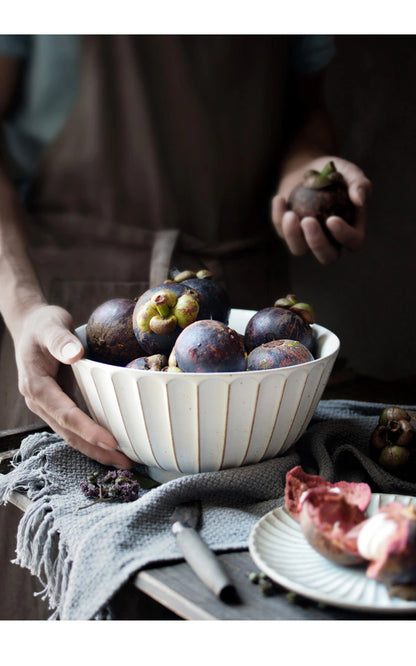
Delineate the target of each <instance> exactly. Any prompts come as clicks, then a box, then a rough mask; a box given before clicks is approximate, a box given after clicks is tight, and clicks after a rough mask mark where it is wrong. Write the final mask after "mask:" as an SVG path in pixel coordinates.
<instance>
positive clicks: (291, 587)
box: [248, 493, 416, 614]
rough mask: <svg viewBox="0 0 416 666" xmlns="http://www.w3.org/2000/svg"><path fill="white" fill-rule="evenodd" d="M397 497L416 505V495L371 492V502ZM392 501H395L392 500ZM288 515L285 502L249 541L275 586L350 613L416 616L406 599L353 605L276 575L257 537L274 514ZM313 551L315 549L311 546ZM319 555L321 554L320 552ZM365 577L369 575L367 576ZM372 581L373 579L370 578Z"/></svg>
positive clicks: (415, 603)
mask: <svg viewBox="0 0 416 666" xmlns="http://www.w3.org/2000/svg"><path fill="white" fill-rule="evenodd" d="M387 497H389V498H394V499H395V500H397V501H400V499H402V500H405V501H407V502H408V503H409V502H412V501H413V503H414V504H415V505H416V496H413V495H403V494H400V493H399V494H396V493H371V501H373V500H374V499H376V498H378V499H382V498H387ZM390 501H393V499H392V500H390ZM282 512H284V513H285V514H286V515H287V516H290V514H289V512H288V511H287V509H286V507H285V505H284V503H283V504H282V505H280V506H278V507H275V508H274V509H271V510H270V511H268V512H267V513H266V514H265V515H264V516H262V517H261V518H260V519H259V520H258V521H257V523H256V524H255V525H254V526H253V528H252V530H251V532H250V535H249V540H248V549H249V553H250V555H251V557H252V559H253V561H254V562H255V564H256V565H257V566H258V567H259V569H260V570H261V571H263V572H264V573H265V574H266V575H267V576H268V577H269V578H270V579H271V580H273V581H274V582H275V583H278V584H279V585H282V586H283V587H284V588H286V589H287V590H288V591H291V592H295V593H296V594H299V595H301V596H303V597H306V598H308V599H311V600H313V601H316V602H318V603H324V604H327V605H328V606H336V607H339V608H346V609H348V610H354V611H361V612H372V613H374V612H376V613H392V614H393V613H394V614H396V613H397V614H400V613H411V612H413V613H416V601H406V600H404V599H400V598H399V597H396V598H392V604H391V605H385V604H382V605H380V604H366V603H363V604H360V603H357V602H352V601H348V600H343V599H342V597H337V596H336V595H332V594H331V595H328V594H325V593H322V592H319V590H318V589H316V588H315V587H308V586H307V585H304V584H302V583H300V582H297V581H296V580H295V581H293V580H292V579H290V578H288V577H287V576H286V575H284V574H279V573H278V572H276V570H275V569H274V568H273V567H271V566H270V565H269V564H268V563H267V562H266V561H265V560H264V559H263V557H262V555H261V554H260V553H259V552H258V549H257V547H256V543H255V540H256V537H257V535H258V533H259V531H261V530H262V529H263V528H264V525H265V523H266V522H267V521H268V520H269V519H270V517H271V516H272V515H278V514H280V513H282ZM290 518H291V519H292V520H293V524H294V526H295V527H296V526H298V530H299V532H300V536H301V537H302V538H303V540H304V543H305V544H306V545H308V546H309V544H308V542H307V541H306V539H305V537H303V535H302V532H301V530H300V525H299V523H297V521H296V519H295V518H293V516H290ZM310 548H312V546H310ZM317 554H318V555H319V553H317ZM320 557H322V559H323V560H324V561H326V562H327V563H328V564H332V565H333V566H335V567H339V568H340V569H341V570H342V569H348V567H343V566H341V565H337V564H335V563H333V562H330V560H326V559H325V558H324V556H323V555H321V556H320ZM364 576H365V573H364ZM368 580H371V579H368ZM374 582H375V584H376V585H379V586H382V587H385V586H384V585H383V584H382V583H378V582H377V581H374ZM393 599H396V600H397V601H396V603H394V601H393Z"/></svg>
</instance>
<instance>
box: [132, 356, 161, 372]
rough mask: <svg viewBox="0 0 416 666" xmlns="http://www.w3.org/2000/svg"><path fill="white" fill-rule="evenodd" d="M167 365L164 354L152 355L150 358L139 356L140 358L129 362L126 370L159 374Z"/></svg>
mask: <svg viewBox="0 0 416 666" xmlns="http://www.w3.org/2000/svg"><path fill="white" fill-rule="evenodd" d="M167 364H168V359H167V356H165V355H164V354H152V356H141V357H140V358H135V359H134V360H133V361H130V363H127V365H126V368H133V369H134V370H152V371H153V372H160V371H161V370H163V368H165V367H166V366H167Z"/></svg>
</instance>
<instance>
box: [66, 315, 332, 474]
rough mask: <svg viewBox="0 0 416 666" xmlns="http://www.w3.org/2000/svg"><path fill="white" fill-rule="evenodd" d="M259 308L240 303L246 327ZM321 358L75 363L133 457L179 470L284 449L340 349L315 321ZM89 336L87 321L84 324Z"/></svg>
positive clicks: (96, 413)
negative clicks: (224, 365) (135, 365)
mask: <svg viewBox="0 0 416 666" xmlns="http://www.w3.org/2000/svg"><path fill="white" fill-rule="evenodd" d="M253 314H254V311H252V310H233V311H232V313H231V318H230V326H231V327H232V328H235V329H236V330H237V331H239V332H242V333H243V332H244V329H245V325H246V323H247V321H248V320H249V319H250V317H251V316H252V315H253ZM314 328H315V330H316V333H317V340H318V349H319V357H318V358H317V359H316V360H314V361H312V362H310V363H305V364H302V365H297V366H292V367H288V368H278V369H275V370H262V371H250V372H234V373H198V374H197V373H195V374H194V373H179V374H178V373H164V372H149V371H143V370H134V369H127V368H120V367H117V366H112V365H106V364H103V363H98V362H95V361H91V360H89V359H86V358H85V359H81V360H80V361H77V362H76V363H75V364H73V366H72V368H73V371H74V374H75V377H76V380H77V383H78V386H79V388H80V390H81V392H82V395H83V397H84V400H85V402H86V404H87V407H88V410H89V412H90V414H91V416H92V418H93V419H94V420H95V421H96V422H97V423H99V424H100V425H102V426H104V427H105V428H107V429H108V430H109V431H110V432H111V433H112V434H113V435H114V437H115V439H116V440H117V442H118V443H119V447H120V449H121V451H123V453H125V454H126V455H127V456H128V457H129V458H131V459H132V460H134V461H136V462H138V463H141V464H144V465H146V466H147V467H148V468H149V469H150V470H151V469H155V470H157V469H158V470H161V471H162V472H167V473H170V474H172V475H173V476H175V475H179V474H194V473H198V472H209V471H214V470H220V469H225V468H229V467H240V466H241V465H246V464H250V463H256V462H259V461H261V460H265V459H267V458H272V457H274V456H276V455H281V454H282V453H284V452H285V451H287V449H288V448H289V447H290V446H292V444H294V442H296V441H297V440H298V439H299V437H300V436H301V435H302V433H303V432H304V431H305V429H306V428H307V426H308V424H309V422H310V420H311V418H312V415H313V413H314V411H315V409H316V406H317V404H318V402H319V400H320V398H321V396H322V393H323V391H324V388H325V386H326V384H327V381H328V378H329V375H330V373H331V370H332V367H333V364H334V362H335V359H336V356H337V354H338V350H339V340H338V338H337V336H336V335H334V334H333V333H331V332H330V331H329V330H328V329H325V328H324V327H322V326H318V325H314ZM77 333H78V335H79V337H80V339H81V340H83V342H84V343H85V326H84V327H80V328H79V329H77Z"/></svg>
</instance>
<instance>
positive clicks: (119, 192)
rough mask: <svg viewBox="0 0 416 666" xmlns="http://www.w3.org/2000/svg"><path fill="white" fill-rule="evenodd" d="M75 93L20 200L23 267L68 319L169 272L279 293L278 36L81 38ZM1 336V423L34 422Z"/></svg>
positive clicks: (254, 301)
mask: <svg viewBox="0 0 416 666" xmlns="http://www.w3.org/2000/svg"><path fill="white" fill-rule="evenodd" d="M81 45H82V53H81V63H82V64H81V71H80V91H79V95H78V98H77V102H76V105H75V107H74V109H73V112H72V114H71V117H70V119H69V121H68V123H67V125H66V126H65V128H64V130H63V132H62V133H61V134H60V136H59V137H58V138H57V139H56V140H55V141H54V142H53V143H52V144H51V145H50V146H49V147H48V149H47V150H46V151H45V154H44V158H43V160H42V163H41V164H40V166H39V169H38V171H37V174H36V176H35V179H34V182H33V187H32V194H31V196H30V198H29V203H28V213H29V224H28V227H29V237H30V247H31V253H32V256H33V260H34V263H35V265H36V267H37V270H38V273H39V278H40V280H41V283H42V285H43V288H44V290H45V293H46V295H47V297H48V299H49V302H50V303H54V304H59V305H62V306H63V307H65V308H66V309H67V310H69V311H70V312H71V314H72V315H73V318H74V323H75V326H77V325H79V324H81V323H83V322H85V321H87V319H88V316H89V314H90V313H91V312H92V310H93V309H94V308H95V307H96V306H97V305H98V304H99V303H101V302H103V301H105V300H107V299H109V298H113V297H117V296H120V297H135V296H137V295H138V294H140V293H141V292H142V291H143V290H144V289H145V288H146V287H147V286H148V284H149V282H150V283H151V284H157V283H159V282H161V281H163V280H164V279H165V278H166V276H167V271H168V269H169V267H171V266H176V267H177V268H180V269H185V268H198V267H208V268H210V269H211V270H213V271H214V273H215V275H216V276H217V277H218V279H220V280H222V281H223V283H224V285H225V286H226V288H227V290H228V292H229V294H230V297H231V302H232V305H233V307H246V308H260V307H265V306H267V305H270V303H272V302H273V301H274V300H275V298H276V297H277V296H279V295H281V294H282V293H284V292H286V290H287V289H288V288H289V284H288V271H287V258H286V252H285V250H284V249H283V247H282V245H281V244H280V243H279V241H278V239H276V237H275V233H274V231H273V230H272V225H271V222H270V201H271V197H272V195H273V192H274V190H275V188H276V182H277V176H278V167H279V155H280V147H281V143H282V109H283V105H282V91H283V92H284V86H285V75H286V58H287V45H288V39H287V38H286V37H275V36H271V37H268V36H165V35H164V36H125V35H124V36H120V35H119V36H86V37H83V38H82V40H81ZM7 338H8V336H7V335H6V336H4V340H3V345H2V354H1V359H0V363H1V365H0V373H1V377H2V382H1V385H2V386H1V391H2V394H4V393H5V395H4V396H3V395H2V399H1V400H0V410H1V411H0V417H1V418H0V427H1V428H5V427H14V426H16V425H22V424H24V423H27V422H35V421H36V417H34V415H33V414H30V413H29V412H28V410H27V409H26V407H25V405H24V401H23V400H22V399H21V398H19V396H18V393H17V388H16V387H17V377H16V370H15V367H14V359H13V351H12V346H11V342H10V340H8V339H7Z"/></svg>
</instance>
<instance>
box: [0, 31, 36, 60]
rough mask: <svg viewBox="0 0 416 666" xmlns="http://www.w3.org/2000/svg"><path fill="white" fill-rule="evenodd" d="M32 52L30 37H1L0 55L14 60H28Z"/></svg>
mask: <svg viewBox="0 0 416 666" xmlns="http://www.w3.org/2000/svg"><path fill="white" fill-rule="evenodd" d="M29 50H30V35H0V54H1V55H7V56H11V57H13V58H19V59H23V58H27V56H28V55H29Z"/></svg>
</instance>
